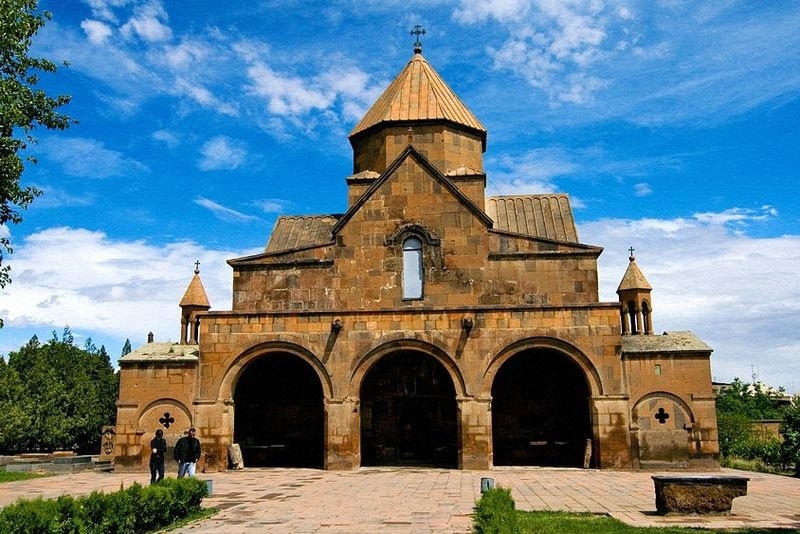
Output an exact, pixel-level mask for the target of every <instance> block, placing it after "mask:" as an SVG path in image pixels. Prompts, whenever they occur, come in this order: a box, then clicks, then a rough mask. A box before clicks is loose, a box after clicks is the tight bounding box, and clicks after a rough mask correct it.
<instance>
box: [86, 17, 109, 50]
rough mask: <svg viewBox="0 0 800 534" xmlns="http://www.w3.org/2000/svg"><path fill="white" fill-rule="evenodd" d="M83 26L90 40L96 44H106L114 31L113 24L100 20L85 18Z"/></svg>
mask: <svg viewBox="0 0 800 534" xmlns="http://www.w3.org/2000/svg"><path fill="white" fill-rule="evenodd" d="M81 28H83V31H85V32H86V37H87V38H88V39H89V42H91V43H92V44H96V45H102V44H105V42H106V40H108V38H109V37H111V35H112V34H113V33H114V30H112V29H111V26H109V25H108V24H105V23H104V22H100V21H99V20H84V21H82V22H81Z"/></svg>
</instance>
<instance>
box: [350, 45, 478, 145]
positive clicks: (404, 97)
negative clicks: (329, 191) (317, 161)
mask: <svg viewBox="0 0 800 534" xmlns="http://www.w3.org/2000/svg"><path fill="white" fill-rule="evenodd" d="M431 120H438V121H448V122H452V123H455V124H457V125H460V126H463V127H465V128H468V129H470V130H475V131H476V132H478V133H479V134H480V135H481V136H482V137H483V139H484V145H485V139H486V128H485V127H484V126H483V124H481V121H479V120H478V119H477V118H476V117H475V115H473V114H472V112H471V111H470V110H469V109H467V106H465V105H464V103H463V102H461V100H460V99H459V98H458V97H457V96H456V94H455V93H454V92H453V90H452V89H450V87H449V86H448V85H447V84H446V83H445V82H444V80H442V78H441V76H439V74H438V73H437V72H436V71H435V70H434V69H433V67H431V65H430V64H429V63H428V62H427V61H426V60H425V58H424V57H423V56H422V53H421V52H420V51H419V50H415V53H414V57H412V58H411V61H409V62H408V64H407V65H406V66H405V68H404V69H403V70H402V71H401V72H400V74H398V75H397V77H396V78H395V79H394V81H393V82H392V83H391V84H390V85H389V87H388V88H387V89H386V91H384V93H383V94H382V95H381V96H380V97H379V98H378V100H376V101H375V103H374V104H373V105H372V107H371V108H370V109H369V111H367V113H366V114H365V115H364V117H363V118H362V119H361V121H360V122H359V123H358V124H357V125H356V127H355V128H353V131H352V132H350V137H351V138H353V137H354V136H357V135H358V134H360V133H362V132H364V131H365V130H368V129H370V128H372V127H374V126H376V125H378V124H381V123H392V124H397V123H398V122H413V121H431Z"/></svg>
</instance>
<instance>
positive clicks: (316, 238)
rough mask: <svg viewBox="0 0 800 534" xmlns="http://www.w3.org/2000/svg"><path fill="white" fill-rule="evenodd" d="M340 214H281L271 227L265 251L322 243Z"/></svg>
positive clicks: (305, 246)
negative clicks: (273, 226)
mask: <svg viewBox="0 0 800 534" xmlns="http://www.w3.org/2000/svg"><path fill="white" fill-rule="evenodd" d="M340 217H341V215H307V216H281V217H278V220H277V222H276V223H275V228H273V229H272V235H270V238H269V243H267V249H266V252H267V253H268V254H269V253H270V252H282V251H285V250H295V249H299V248H308V247H312V246H316V245H324V244H326V243H329V242H330V241H331V229H332V228H333V226H334V225H335V224H336V222H337V221H338V220H339V218H340Z"/></svg>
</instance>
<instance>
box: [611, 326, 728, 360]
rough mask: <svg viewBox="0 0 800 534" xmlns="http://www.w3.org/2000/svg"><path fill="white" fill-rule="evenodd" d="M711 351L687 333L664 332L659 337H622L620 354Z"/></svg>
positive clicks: (701, 341) (699, 340)
mask: <svg viewBox="0 0 800 534" xmlns="http://www.w3.org/2000/svg"><path fill="white" fill-rule="evenodd" d="M712 350H713V349H712V348H711V347H709V346H708V345H706V344H705V343H704V342H703V340H702V339H700V338H699V337H697V336H696V335H694V334H693V333H692V332H688V331H676V332H664V334H662V335H660V336H641V335H637V336H622V353H623V355H624V354H635V353H648V352H711V351H712Z"/></svg>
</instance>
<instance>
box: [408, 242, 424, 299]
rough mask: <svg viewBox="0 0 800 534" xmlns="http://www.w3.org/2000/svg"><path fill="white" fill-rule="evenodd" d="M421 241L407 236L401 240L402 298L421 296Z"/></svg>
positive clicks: (418, 297) (417, 297) (419, 297)
mask: <svg viewBox="0 0 800 534" xmlns="http://www.w3.org/2000/svg"><path fill="white" fill-rule="evenodd" d="M423 272H424V271H423V268H422V241H421V240H420V239H419V238H418V237H409V238H408V239H406V240H405V241H403V298H404V299H421V298H422V281H423Z"/></svg>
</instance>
